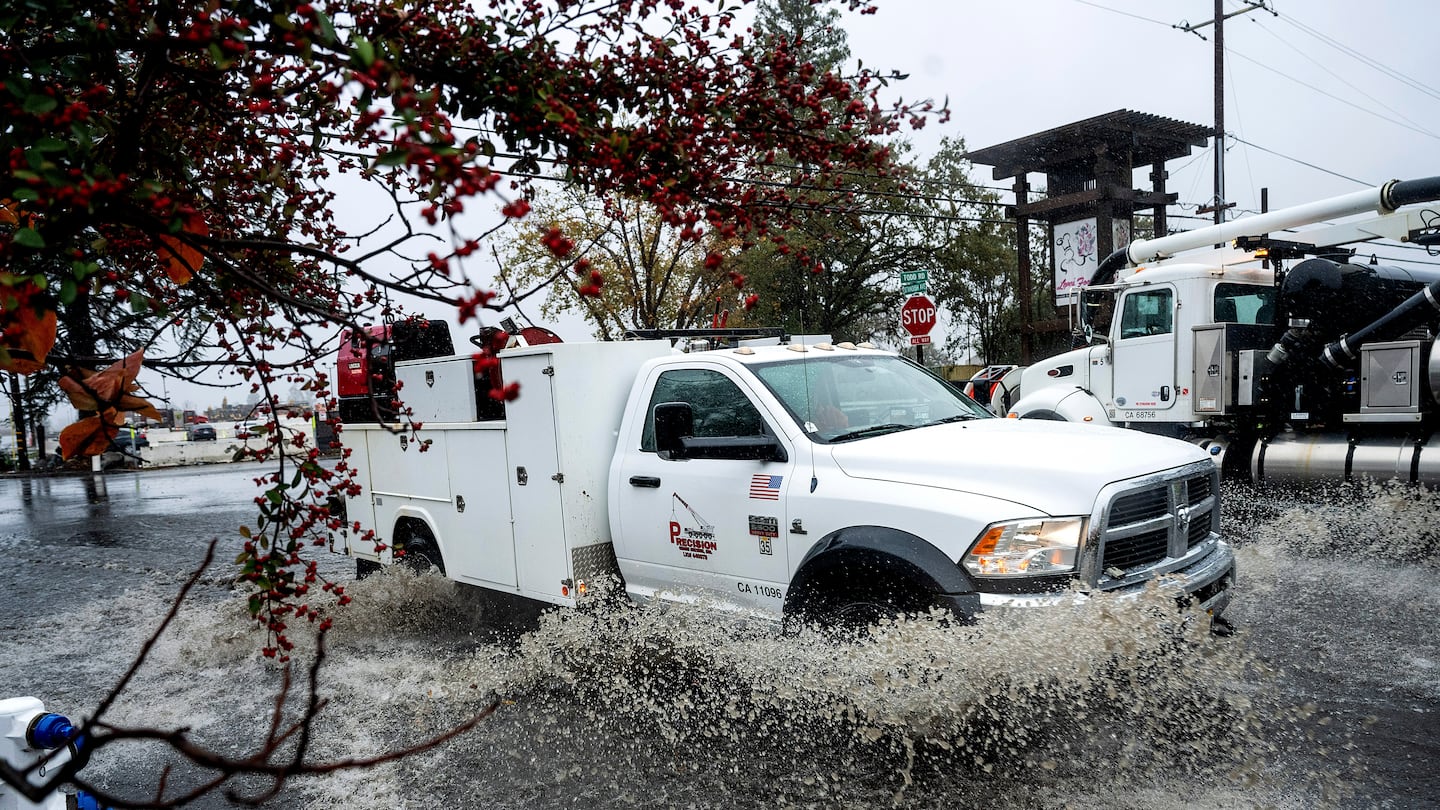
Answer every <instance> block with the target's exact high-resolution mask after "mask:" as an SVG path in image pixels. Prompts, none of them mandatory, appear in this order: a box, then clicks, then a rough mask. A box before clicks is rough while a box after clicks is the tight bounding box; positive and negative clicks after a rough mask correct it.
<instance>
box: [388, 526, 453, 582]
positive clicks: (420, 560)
mask: <svg viewBox="0 0 1440 810" xmlns="http://www.w3.org/2000/svg"><path fill="white" fill-rule="evenodd" d="M395 548H396V550H399V551H404V552H405V553H404V555H403V556H401V557H400V558H399V559H398V562H399V563H400V564H401V565H404V566H406V567H408V568H411V569H413V570H414V571H415V572H416V573H420V574H428V573H430V571H431V570H437V571H439V572H440V574H441V576H444V575H445V558H444V557H441V556H440V546H439V545H437V544H436V542H435V536H434V535H433V534H431V533H430V527H429V526H426V525H425V524H424V523H421V522H419V521H417V520H406V521H403V522H401V523H400V524H399V525H398V526H396V527H395Z"/></svg>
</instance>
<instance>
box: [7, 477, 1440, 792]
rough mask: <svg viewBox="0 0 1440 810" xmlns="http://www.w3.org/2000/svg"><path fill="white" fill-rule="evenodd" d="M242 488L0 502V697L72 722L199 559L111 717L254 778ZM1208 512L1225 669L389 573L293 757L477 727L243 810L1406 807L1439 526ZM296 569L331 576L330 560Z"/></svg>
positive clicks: (337, 639)
mask: <svg viewBox="0 0 1440 810" xmlns="http://www.w3.org/2000/svg"><path fill="white" fill-rule="evenodd" d="M259 473H260V468H258V467H254V466H250V465H224V466H217V467H208V468H194V469H188V470H172V471H150V472H145V473H120V474H112V475H107V476H104V477H103V478H100V479H98V480H97V479H91V478H90V477H88V476H87V477H78V478H36V479H29V480H24V479H13V478H8V479H3V480H0V552H3V553H4V555H5V559H6V560H7V561H8V562H9V565H6V566H4V568H3V569H0V683H5V684H6V690H7V694H5V695H0V696H3V697H8V696H12V695H35V696H37V697H40V698H41V699H43V700H44V701H45V702H46V704H47V708H49V709H51V710H54V711H60V712H65V713H68V714H70V715H72V716H82V715H84V714H85V713H86V712H87V711H89V710H91V709H92V708H93V707H94V706H95V705H96V703H97V702H98V701H99V700H100V699H101V698H102V697H103V695H104V694H105V692H106V690H108V688H109V687H110V686H111V685H112V684H113V683H114V682H115V680H116V678H117V677H119V675H120V674H121V673H123V672H124V671H125V669H126V668H127V667H128V666H129V664H130V660H131V657H132V656H133V655H134V654H135V652H136V650H137V649H138V648H139V646H140V645H141V643H142V642H143V641H144V639H145V638H146V637H147V636H148V635H149V633H150V632H151V630H152V629H153V628H154V627H155V626H156V623H157V622H158V621H159V619H160V617H161V616H163V615H164V613H165V611H166V610H167V609H168V607H169V604H170V602H171V600H173V598H174V595H175V592H176V591H177V589H178V588H179V586H180V585H181V584H182V583H183V582H184V580H185V579H186V577H187V575H188V573H189V572H190V571H191V570H193V568H194V566H195V565H196V564H197V563H198V561H199V560H200V559H201V557H202V556H203V553H204V547H205V545H206V544H207V543H208V542H209V541H210V540H211V539H212V538H219V539H220V548H219V551H218V553H217V560H219V561H220V562H218V563H217V564H216V565H215V566H214V567H212V569H211V570H210V571H209V572H207V574H206V576H205V578H204V579H203V580H202V582H201V584H200V586H198V587H197V589H196V592H195V593H194V594H192V596H191V598H190V599H189V600H188V602H187V604H186V605H185V607H184V608H183V610H182V612H181V615H180V617H179V620H178V621H177V623H176V624H175V626H173V627H172V628H171V629H170V631H169V632H168V633H166V634H165V636H163V637H162V638H161V640H160V642H159V643H158V644H157V645H156V647H155V649H154V652H153V653H152V655H151V657H150V660H148V661H147V662H146V664H145V665H144V667H143V668H142V669H141V670H140V672H139V675H138V677H137V679H136V680H135V682H134V683H133V684H132V685H131V687H130V689H128V690H127V691H126V693H125V695H124V696H123V697H122V698H121V700H120V701H119V703H118V704H117V706H116V708H115V709H114V710H113V711H114V715H115V718H116V719H123V720H124V721H125V722H127V723H131V724H134V725H137V726H138V725H143V726H151V727H160V728H174V727H181V726H183V727H188V728H190V729H192V730H193V735H194V738H195V739H196V740H197V741H200V742H202V743H203V744H205V745H208V746H210V747H212V748H215V749H217V750H219V751H221V752H224V753H227V754H232V755H233V754H239V753H242V752H245V751H248V750H250V749H252V748H253V746H254V745H255V744H256V741H257V740H258V739H259V738H260V737H261V736H262V734H263V732H264V728H265V725H266V723H267V722H268V713H269V710H270V707H271V704H272V702H273V696H274V694H275V690H276V688H277V684H278V683H279V670H278V667H277V666H276V665H275V664H274V663H273V662H272V661H269V660H267V659H264V658H262V657H261V656H260V654H259V648H260V646H261V643H260V636H259V634H258V632H257V631H256V630H255V629H254V628H253V627H252V625H251V624H250V623H249V621H248V616H247V613H246V610H245V600H244V594H243V592H242V591H238V590H235V589H234V588H233V587H232V583H233V574H232V573H231V571H230V569H229V568H228V567H227V563H228V561H229V560H231V559H233V557H234V554H235V553H236V552H237V551H238V550H239V546H240V543H241V542H242V541H241V538H240V537H239V535H238V534H237V533H236V530H237V528H238V527H239V526H240V525H241V524H243V523H247V522H249V521H250V519H251V518H252V516H253V509H254V507H253V504H252V501H251V499H252V498H253V497H254V496H255V494H256V493H255V490H254V488H253V478H254V477H255V476H257V475H258V474H259ZM1226 495H1227V507H1226V513H1225V531H1226V533H1227V534H1228V535H1229V536H1230V537H1231V539H1232V540H1235V541H1237V542H1238V543H1239V545H1240V548H1239V550H1238V559H1239V564H1240V575H1241V579H1240V589H1239V590H1238V591H1237V596H1236V599H1235V602H1234V603H1233V605H1232V607H1231V608H1230V612H1229V614H1228V615H1229V616H1230V618H1231V619H1232V620H1233V621H1234V622H1235V624H1236V625H1237V626H1238V628H1239V630H1240V632H1239V634H1237V635H1236V636H1234V637H1232V638H1228V639H1218V638H1213V637H1211V636H1209V635H1208V633H1206V632H1204V630H1203V628H1202V627H1201V626H1200V623H1198V622H1186V621H1184V619H1183V617H1179V616H1177V615H1176V614H1175V613H1174V611H1173V610H1172V609H1171V607H1170V605H1169V603H1167V602H1166V601H1165V600H1164V599H1161V598H1158V597H1157V598H1154V599H1150V600H1140V601H1138V602H1129V603H1118V602H1113V601H1109V600H1103V599H1102V600H1093V601H1092V602H1090V603H1089V604H1087V605H1086V606H1084V607H1083V608H1076V609H1075V610H1073V611H1064V612H1059V611H1051V612H1046V613H1044V614H1041V615H1020V616H987V617H985V618H984V619H983V620H982V621H981V622H979V623H978V625H976V626H975V627H971V628H952V627H942V626H938V625H936V624H934V623H930V622H926V621H916V622H909V623H905V624H904V625H902V626H900V627H896V628H893V629H890V630H887V631H885V632H882V633H880V634H879V635H878V636H877V637H876V638H874V639H871V640H868V641H862V642H859V643H852V644H841V643H837V642H835V641H834V640H832V639H830V638H827V637H825V636H821V635H816V634H811V633H803V632H802V633H799V634H790V635H785V634H781V633H779V632H778V630H777V629H776V628H775V627H773V626H770V625H768V624H766V623H759V622H754V621H746V620H744V619H741V618H736V617H728V616H723V615H719V614H716V613H714V612H711V611H707V610H704V609H703V608H698V607H668V608H646V609H636V608H623V607H622V608H602V607H601V606H596V607H595V608H593V609H587V610H583V611H560V612H554V613H549V614H546V615H544V616H538V615H533V614H528V613H527V612H526V611H524V610H515V609H514V606H513V605H502V604H498V603H496V602H495V601H494V600H488V599H482V598H479V596H478V595H477V593H476V592H475V591H473V590H471V589H469V588H464V587H458V586H455V585H453V584H452V583H449V582H446V581H444V580H441V579H438V578H435V577H428V576H427V577H416V576H413V575H410V574H408V573H406V572H403V571H393V572H390V571H387V572H386V573H385V574H384V575H381V576H377V577H372V578H370V579H367V580H364V581H361V582H357V583H354V584H353V585H352V586H351V591H350V592H351V593H352V594H353V595H354V600H355V601H354V602H353V603H352V604H351V605H349V606H346V607H344V608H338V609H336V610H335V615H336V617H337V618H336V625H335V630H334V632H332V633H331V634H330V637H329V639H328V642H327V649H328V658H327V660H326V661H325V666H324V668H323V670H322V673H321V692H322V694H323V695H324V696H325V697H327V698H329V700H330V704H329V705H328V707H327V708H326V709H325V713H324V715H323V720H322V723H321V728H320V729H319V731H320V736H319V739H318V740H317V741H316V756H317V758H321V759H338V758H345V757H365V756H370V755H373V754H375V753H379V752H382V751H384V750H387V749H389V748H391V747H393V746H396V745H399V744H406V743H413V742H416V741H419V740H421V739H424V738H426V737H427V736H429V735H431V734H434V733H436V732H438V731H441V730H443V729H445V728H447V727H449V726H450V725H453V724H455V723H457V722H459V721H461V720H463V719H464V718H466V717H468V716H469V715H470V714H472V713H474V712H476V711H478V710H479V709H481V708H482V707H484V706H485V705H487V704H488V703H489V702H490V701H491V700H493V699H496V698H498V699H500V700H501V701H502V704H501V707H500V709H499V711H498V712H497V713H496V714H495V715H494V716H492V717H490V718H488V719H487V720H485V721H484V722H482V723H481V724H480V725H479V727H478V728H477V729H476V730H474V731H473V732H471V733H470V734H468V735H466V736H464V737H462V738H460V739H457V740H455V741H453V742H451V743H448V744H446V745H444V746H443V747H441V748H439V749H437V750H435V751H431V752H428V753H425V754H421V755H418V756H416V757H413V758H411V759H408V760H405V761H403V762H400V763H396V764H392V765H386V766H381V767H379V768H375V769H372V770H367V771H349V772H342V773H336V774H331V775H327V776H323V777H313V778H304V779H296V780H293V781H292V782H291V783H290V784H288V785H287V786H286V788H285V791H284V792H283V793H282V794H281V796H279V797H278V798H276V799H274V800H272V801H271V802H270V803H269V804H268V805H267V806H272V807H309V808H341V807H345V808H355V807H367V808H368V807H374V808H389V807H413V808H431V807H437V806H448V807H462V808H463V807H477V808H478V807H487V808H488V807H514V808H529V807H560V806H585V807H689V806H693V807H789V806H801V807H805V806H813V807H877V806H896V807H965V806H987V807H998V808H1042V807H1043V808H1049V807H1055V808H1060V807H1107V808H1108V807H1115V808H1172V807H1173V808H1181V807H1186V808H1189V807H1234V808H1250V807H1277V808H1309V807H1316V806H1335V807H1367V808H1368V807H1392V808H1423V807H1434V806H1435V803H1436V798H1435V797H1437V796H1440V776H1437V775H1436V769H1435V763H1436V762H1440V521H1437V520H1436V517H1437V515H1440V511H1437V510H1440V502H1437V501H1436V500H1435V499H1434V497H1433V496H1431V495H1428V494H1416V493H1414V492H1412V491H1409V490H1405V489H1390V488H1373V489H1370V490H1368V491H1366V492H1363V493H1361V494H1358V495H1356V494H1353V492H1350V491H1345V492H1333V493H1324V492H1322V493H1311V494H1309V495H1306V496H1303V498H1302V497H1298V496H1289V497H1279V496H1275V495H1268V494H1266V495H1262V494H1257V493H1254V492H1251V491H1249V490H1248V489H1245V488H1241V487H1233V486H1229V485H1227V492H1226ZM320 564H321V567H322V570H323V571H324V572H326V573H327V574H328V575H330V576H332V577H334V578H336V579H343V580H347V581H348V580H349V579H351V578H352V577H353V572H352V571H351V569H350V566H349V565H347V564H346V562H345V560H344V559H343V558H339V557H335V556H332V555H328V554H323V553H322V554H321V556H320ZM501 613H503V614H504V615H497V614H501ZM296 635H297V636H299V635H301V634H299V633H297V634H296ZM301 646H302V649H301V651H300V654H299V655H298V656H297V657H298V658H299V659H301V660H302V661H303V660H305V659H306V658H307V656H308V655H309V654H310V653H311V652H312V651H313V647H312V646H310V645H308V644H305V643H302V645H301ZM165 764H166V761H165V759H164V757H163V756H162V753H161V752H160V751H159V750H158V749H156V748H155V747H153V746H147V745H141V744H134V745H132V746H131V747H130V748H129V749H124V748H121V747H116V748H113V749H107V750H105V751H103V752H101V754H100V755H99V756H97V757H96V759H95V760H94V761H93V762H92V764H91V765H90V766H89V768H87V770H86V775H87V776H88V777H89V778H90V779H91V780H93V781H94V782H96V783H97V784H99V785H102V786H104V787H106V788H108V789H110V790H112V791H114V792H117V793H122V794H124V795H130V796H140V795H144V794H143V792H144V791H146V790H147V789H149V790H153V787H154V785H155V784H156V782H157V781H158V779H159V775H160V773H161V771H162V769H163V768H164V766H165ZM187 773H188V772H186V771H185V770H184V769H181V770H179V771H177V772H176V774H175V775H173V776H172V777H171V779H172V780H174V783H178V784H184V783H185V780H186V779H187V778H190V779H193V774H188V775H187ZM246 789H248V790H255V789H256V786H254V785H249V786H246ZM231 805H232V802H230V801H228V800H227V799H226V798H225V797H224V796H223V795H220V794H216V795H213V796H211V797H209V798H207V799H205V800H203V801H201V802H199V803H197V804H196V805H195V806H199V807H226V806H231Z"/></svg>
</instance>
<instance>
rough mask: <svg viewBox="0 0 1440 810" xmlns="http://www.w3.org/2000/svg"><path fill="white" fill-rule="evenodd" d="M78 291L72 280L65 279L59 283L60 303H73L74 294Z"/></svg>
mask: <svg viewBox="0 0 1440 810" xmlns="http://www.w3.org/2000/svg"><path fill="white" fill-rule="evenodd" d="M78 290H79V288H78V287H76V286H75V281H74V279H68V278H67V279H65V280H63V281H61V282H60V303H62V304H70V303H73V302H74V301H75V293H76V292H77V291H78Z"/></svg>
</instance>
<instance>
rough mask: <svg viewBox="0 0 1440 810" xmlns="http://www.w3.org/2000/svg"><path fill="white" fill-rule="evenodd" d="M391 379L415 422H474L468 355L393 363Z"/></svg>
mask: <svg viewBox="0 0 1440 810" xmlns="http://www.w3.org/2000/svg"><path fill="white" fill-rule="evenodd" d="M395 379H396V380H398V381H399V382H400V400H401V401H402V402H404V403H405V407H407V408H409V409H410V410H411V414H410V418H411V419H413V420H415V421H416V422H420V423H422V424H423V423H427V422H474V421H475V419H476V415H477V414H476V407H475V362H474V361H473V360H472V359H471V358H470V357H469V356H468V355H467V356H463V357H450V358H445V359H430V360H408V361H405V362H403V363H396V364H395Z"/></svg>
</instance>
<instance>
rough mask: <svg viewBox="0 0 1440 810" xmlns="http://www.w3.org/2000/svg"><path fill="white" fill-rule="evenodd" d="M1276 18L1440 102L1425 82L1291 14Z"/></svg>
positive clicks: (1439, 98) (1279, 14) (1433, 90)
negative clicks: (1367, 54)
mask: <svg viewBox="0 0 1440 810" xmlns="http://www.w3.org/2000/svg"><path fill="white" fill-rule="evenodd" d="M1276 16H1278V17H1279V18H1280V19H1282V20H1284V21H1285V22H1287V23H1289V24H1290V25H1292V26H1294V27H1295V28H1298V29H1299V30H1300V31H1302V32H1303V33H1306V34H1309V35H1310V36H1312V37H1314V38H1316V39H1318V40H1320V41H1321V42H1322V43H1324V44H1326V45H1329V46H1330V47H1332V48H1334V49H1335V50H1337V51H1340V52H1341V53H1343V54H1345V55H1347V56H1349V57H1351V58H1353V59H1355V60H1356V61H1358V62H1361V63H1362V64H1365V65H1367V66H1369V67H1371V68H1373V69H1375V70H1377V71H1379V72H1380V73H1383V74H1385V75H1386V76H1389V77H1390V78H1392V79H1394V80H1396V81H1398V82H1400V83H1402V84H1405V85H1408V86H1409V87H1410V88H1412V89H1414V90H1419V91H1420V92H1422V93H1424V94H1426V95H1428V96H1430V97H1431V98H1434V99H1436V100H1440V93H1437V92H1436V91H1435V89H1434V88H1432V87H1431V86H1429V85H1428V84H1426V83H1425V82H1421V81H1417V80H1415V79H1413V78H1411V77H1409V76H1407V75H1405V74H1404V73H1401V72H1400V71H1398V70H1395V69H1394V68H1391V67H1389V66H1387V65H1385V64H1383V63H1381V62H1379V61H1377V60H1375V59H1373V58H1371V57H1369V56H1366V55H1365V54H1363V53H1361V52H1359V51H1357V50H1355V49H1354V48H1351V47H1350V46H1349V45H1346V44H1345V43H1343V42H1340V41H1339V40H1337V39H1335V38H1334V37H1331V36H1329V35H1327V34H1325V33H1322V32H1321V31H1319V30H1317V29H1315V28H1312V27H1310V26H1308V25H1306V24H1305V23H1303V22H1300V21H1299V20H1297V19H1295V18H1294V17H1291V16H1290V15H1289V14H1283V13H1277V14H1276Z"/></svg>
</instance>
